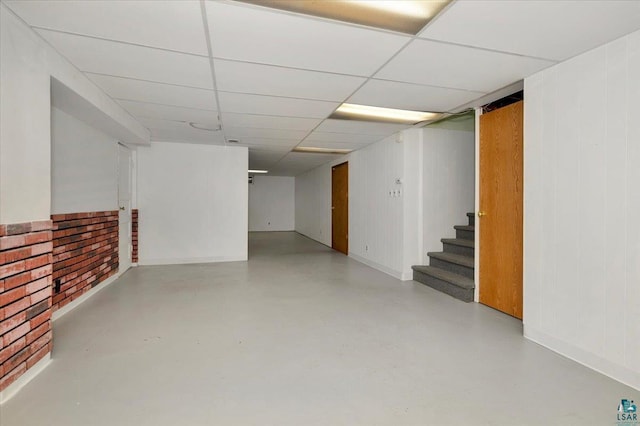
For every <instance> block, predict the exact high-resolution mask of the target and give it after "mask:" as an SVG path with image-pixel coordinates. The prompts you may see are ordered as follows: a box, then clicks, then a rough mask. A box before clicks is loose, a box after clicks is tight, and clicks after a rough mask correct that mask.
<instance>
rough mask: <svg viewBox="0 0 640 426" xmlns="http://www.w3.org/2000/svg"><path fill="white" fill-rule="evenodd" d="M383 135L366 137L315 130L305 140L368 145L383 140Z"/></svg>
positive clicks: (360, 134) (358, 134)
mask: <svg viewBox="0 0 640 426" xmlns="http://www.w3.org/2000/svg"><path fill="white" fill-rule="evenodd" d="M383 137H384V136H383V135H365V134H362V133H334V132H320V131H318V130H314V131H313V132H311V134H310V135H309V136H307V137H306V138H305V141H308V142H331V143H356V144H364V145H368V144H370V143H373V142H377V141H379V140H380V139H382V138H383Z"/></svg>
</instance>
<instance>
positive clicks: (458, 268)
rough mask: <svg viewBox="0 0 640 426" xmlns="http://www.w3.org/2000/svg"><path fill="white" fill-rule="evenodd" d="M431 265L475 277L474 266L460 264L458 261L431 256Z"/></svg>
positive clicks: (464, 275)
mask: <svg viewBox="0 0 640 426" xmlns="http://www.w3.org/2000/svg"><path fill="white" fill-rule="evenodd" d="M429 265H430V266H434V267H436V268H440V269H444V270H445V271H450V272H453V273H454V274H458V275H462V276H463V277H467V278H471V279H473V268H468V267H466V266H462V265H458V264H457V263H451V262H447V261H446V260H442V259H437V258H435V257H431V258H429Z"/></svg>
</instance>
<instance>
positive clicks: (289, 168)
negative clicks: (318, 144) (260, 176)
mask: <svg viewBox="0 0 640 426" xmlns="http://www.w3.org/2000/svg"><path fill="white" fill-rule="evenodd" d="M342 157H344V156H343V155H339V154H307V153H303V152H290V153H289V154H287V155H286V156H285V157H284V158H283V159H282V160H280V161H279V162H278V163H277V164H275V166H274V167H273V168H272V169H271V170H269V174H270V175H272V176H296V175H299V174H301V173H304V172H306V171H307V170H310V169H313V168H315V167H318V166H320V165H322V164H325V163H328V162H329V161H333V160H337V159H339V158H342Z"/></svg>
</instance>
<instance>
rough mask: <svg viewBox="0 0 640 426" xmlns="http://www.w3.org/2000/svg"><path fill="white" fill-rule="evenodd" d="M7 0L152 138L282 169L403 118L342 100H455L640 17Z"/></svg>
mask: <svg viewBox="0 0 640 426" xmlns="http://www.w3.org/2000/svg"><path fill="white" fill-rule="evenodd" d="M2 2H3V3H4V4H6V5H7V6H8V7H9V8H10V9H11V10H12V11H13V12H14V13H16V14H17V15H18V16H19V17H21V18H22V19H23V20H24V21H25V22H26V23H27V24H28V25H30V26H31V27H32V28H33V29H34V30H35V31H36V32H37V33H38V34H40V36H42V37H43V38H44V39H45V40H46V41H47V42H49V43H50V44H51V45H52V46H53V47H54V48H55V49H56V50H57V51H58V52H60V53H61V54H62V55H63V56H64V57H66V58H67V59H68V60H69V61H70V62H71V63H73V64H74V65H75V66H76V67H77V68H78V69H79V70H80V71H82V72H84V73H85V75H86V76H87V77H88V78H89V79H90V80H91V81H93V82H94V83H95V84H96V85H97V86H98V87H100V88H101V89H102V90H104V92H105V93H107V95H109V96H111V97H112V98H113V99H115V100H116V101H117V102H118V103H119V104H120V105H122V107H123V108H124V109H125V110H127V111H128V112H129V113H130V114H131V115H133V116H134V117H135V118H136V119H137V120H138V121H140V123H141V124H142V125H144V126H145V127H147V128H148V129H149V130H150V131H151V135H152V141H158V142H162V141H175V142H184V143H198V144H214V145H234V146H235V145H240V146H246V147H248V148H249V165H250V168H251V169H267V170H269V171H270V174H272V175H288V176H294V175H297V174H299V173H303V172H305V171H307V170H309V169H311V168H313V167H317V166H318V165H320V164H323V163H325V162H327V161H332V160H334V159H336V158H339V156H338V155H327V154H306V153H298V152H291V150H292V149H293V148H295V147H296V146H301V147H321V148H331V149H345V148H346V149H354V150H355V149H360V148H362V147H364V146H367V145H369V144H371V143H375V142H377V141H379V140H381V139H383V138H385V137H387V136H389V135H392V134H394V133H396V132H398V131H399V130H402V129H405V128H407V127H409V126H403V125H397V124H384V123H369V122H357V121H346V120H335V119H329V118H328V117H329V116H330V115H331V114H332V113H333V111H334V110H335V109H336V108H337V107H338V106H339V105H340V104H341V103H342V102H349V103H359V104H368V105H373V106H379V107H387V108H401V109H413V110H422V111H438V112H458V111H460V110H461V109H462V108H463V106H465V105H469V104H472V103H473V102H474V101H476V100H478V99H480V98H483V97H485V96H486V95H487V94H489V93H492V92H495V91H497V90H499V89H501V88H503V87H505V86H508V85H510V84H513V83H514V82H517V81H520V80H522V79H523V78H525V77H527V76H529V75H531V74H533V73H536V72H538V71H540V70H542V69H544V68H547V67H549V66H551V65H553V64H555V63H558V62H561V61H564V60H566V59H569V58H571V57H573V56H575V55H578V54H580V53H582V52H584V51H587V50H589V49H592V48H594V47H597V46H600V45H602V44H604V43H607V42H609V41H611V40H614V39H616V38H618V37H621V36H623V35H625V34H628V33H630V32H632V31H635V30H638V29H640V1H613V0H609V1H581V2H576V1H560V0H556V1H534V0H523V1H518V0H513V1H482V0H475V1H463V0H458V1H454V2H453V3H452V4H450V5H449V6H448V7H447V8H446V9H445V10H444V11H443V12H442V13H441V14H440V15H438V16H437V17H436V19H434V20H433V21H431V22H430V23H429V24H427V26H426V27H425V28H424V29H423V30H422V31H420V32H419V33H418V35H417V36H410V35H406V34H401V33H395V32H392V31H387V30H379V29H373V28H366V27H363V26H358V25H353V24H348V23H343V22H338V21H332V20H329V19H323V18H317V17H311V16H305V15H300V14H296V13H291V12H286V11H281V10H275V9H268V8H264V7H260V6H256V5H252V4H247V3H240V2H235V1H210V0H205V1H189V0H184V1H164V0H163V1H151V0H143V1H97V0H91V1H71V0H69V1H55V2H53V1H8V0H2ZM190 123H196V124H198V125H204V126H207V127H211V128H217V126H221V130H219V131H206V130H199V129H196V128H194V127H193V126H191V125H190ZM230 139H237V140H239V142H238V143H230V142H229V140H230Z"/></svg>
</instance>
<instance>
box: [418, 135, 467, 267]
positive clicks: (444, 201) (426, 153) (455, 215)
mask: <svg viewBox="0 0 640 426" xmlns="http://www.w3.org/2000/svg"><path fill="white" fill-rule="evenodd" d="M422 132H423V144H422V149H423V151H422V155H423V162H424V164H423V167H424V172H423V176H422V178H423V198H422V202H423V206H422V208H423V215H422V220H423V241H424V242H423V244H424V245H423V252H422V258H421V262H422V263H424V264H426V263H427V262H428V256H427V252H430V251H442V243H441V242H440V239H441V238H455V235H456V233H455V230H454V229H453V226H454V225H466V224H467V222H468V221H467V216H466V214H467V212H473V211H474V200H475V164H474V163H475V148H474V144H475V134H474V132H472V131H471V132H470V131H464V130H449V129H445V128H429V127H427V128H425V129H423V130H422Z"/></svg>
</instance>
